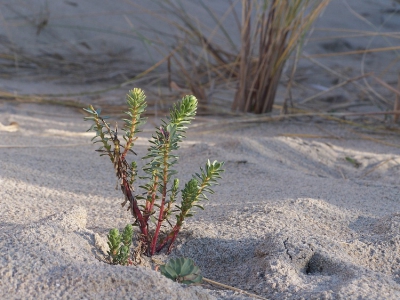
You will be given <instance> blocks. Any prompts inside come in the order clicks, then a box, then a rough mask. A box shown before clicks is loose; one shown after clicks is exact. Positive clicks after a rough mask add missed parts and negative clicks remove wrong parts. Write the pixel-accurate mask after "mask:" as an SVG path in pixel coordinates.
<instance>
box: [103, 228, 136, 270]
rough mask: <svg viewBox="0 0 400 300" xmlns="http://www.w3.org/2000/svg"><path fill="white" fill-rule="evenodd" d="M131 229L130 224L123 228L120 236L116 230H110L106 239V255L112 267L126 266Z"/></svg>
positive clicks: (131, 234) (131, 235)
mask: <svg viewBox="0 0 400 300" xmlns="http://www.w3.org/2000/svg"><path fill="white" fill-rule="evenodd" d="M132 237H133V227H132V225H131V224H128V225H126V226H125V228H124V231H123V232H122V235H120V233H119V231H118V229H116V228H114V229H111V230H110V232H109V234H108V235H107V238H108V242H107V244H108V247H109V248H110V250H109V251H108V255H109V256H110V258H111V262H112V263H113V264H114V265H117V264H120V265H126V264H128V259H129V248H130V246H131V244H132ZM121 243H122V245H121Z"/></svg>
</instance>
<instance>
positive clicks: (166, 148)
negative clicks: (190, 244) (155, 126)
mask: <svg viewBox="0 0 400 300" xmlns="http://www.w3.org/2000/svg"><path fill="white" fill-rule="evenodd" d="M168 154H169V143H168V139H166V141H165V143H164V161H163V165H164V168H163V191H162V198H161V205H160V212H159V215H158V220H157V227H156V231H155V232H154V236H153V240H152V241H151V248H150V255H151V256H153V254H154V253H155V252H156V246H157V241H158V235H159V234H160V229H161V224H162V222H164V206H165V199H166V198H167V184H168Z"/></svg>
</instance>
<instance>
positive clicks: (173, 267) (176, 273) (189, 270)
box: [160, 257, 203, 284]
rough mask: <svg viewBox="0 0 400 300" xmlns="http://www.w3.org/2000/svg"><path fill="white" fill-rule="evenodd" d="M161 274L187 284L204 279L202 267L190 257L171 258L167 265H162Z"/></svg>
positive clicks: (196, 282)
mask: <svg viewBox="0 0 400 300" xmlns="http://www.w3.org/2000/svg"><path fill="white" fill-rule="evenodd" d="M160 271H161V274H163V275H164V276H165V277H168V278H169V279H172V280H173V281H177V282H180V283H185V284H198V283H201V282H202V280H203V276H201V274H200V269H199V267H198V266H196V265H195V264H194V262H193V260H191V259H190V258H183V257H181V258H176V259H171V260H170V261H169V262H168V263H166V264H165V265H162V266H160Z"/></svg>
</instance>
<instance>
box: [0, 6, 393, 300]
mask: <svg viewBox="0 0 400 300" xmlns="http://www.w3.org/2000/svg"><path fill="white" fill-rule="evenodd" d="M117 2H118V4H115V3H117ZM46 3H48V8H46ZM107 3H109V1H100V0H98V1H97V0H96V5H95V6H96V7H95V9H94V10H91V9H90V8H91V7H93V4H90V3H86V4H81V3H80V2H78V1H61V0H54V1H47V2H46V1H41V0H35V1H31V2H29V3H26V1H20V0H18V1H15V0H7V1H2V3H1V4H0V11H1V17H2V18H1V19H0V21H1V24H2V26H0V38H1V45H0V46H1V47H3V46H5V45H7V46H10V45H13V46H15V47H17V48H18V49H22V50H23V51H24V53H27V54H29V55H30V56H29V55H28V56H29V57H33V56H35V55H42V54H43V53H46V58H47V59H48V58H49V57H54V63H55V65H56V66H58V67H59V66H63V61H62V60H61V62H60V58H59V56H57V55H61V56H62V57H63V59H65V65H66V66H68V64H70V63H71V59H72V60H74V59H77V61H78V62H79V63H82V61H81V60H84V59H87V58H88V57H89V58H90V57H91V58H93V60H88V66H90V68H89V67H88V68H87V70H86V69H84V70H81V69H79V68H78V69H77V70H78V71H77V70H75V69H73V71H71V73H68V72H67V71H68V70H67V69H68V68H67V69H63V72H66V76H65V77H62V78H61V77H60V74H59V73H57V72H59V71H60V70H58V71H57V70H55V75H54V74H53V73H52V70H51V68H50V67H49V66H47V67H46V68H45V69H46V72H41V73H40V74H37V73H35V72H37V71H38V70H36V69H30V65H28V66H25V65H20V66H19V69H16V71H15V70H13V72H10V74H8V73H7V74H6V75H7V76H2V77H0V90H5V91H8V92H13V93H15V94H20V93H22V94H23V93H69V92H78V91H89V90H97V89H101V88H104V87H107V86H109V85H112V84H114V83H115V82H118V83H119V82H121V80H122V79H121V78H126V77H124V76H127V77H131V76H133V75H134V74H132V65H135V66H136V67H138V68H139V69H141V68H143V69H144V68H146V66H148V65H146V63H148V61H146V60H147V59H148V57H147V56H146V57H140V56H138V55H139V54H142V53H144V52H143V45H142V44H141V43H139V42H137V41H136V40H135V42H134V43H133V42H132V40H131V39H130V38H128V37H127V36H126V34H128V33H129V32H130V30H132V27H131V24H130V23H129V22H128V21H127V20H130V21H132V22H133V23H134V24H135V26H138V24H137V23H135V22H136V21H138V22H139V25H140V20H139V19H138V18H136V16H137V14H140V13H139V12H138V11H135V10H134V9H131V5H130V4H129V1H125V0H121V1H115V3H114V2H113V4H112V5H111V7H110V6H109V4H107ZM140 3H141V2H140ZM346 3H347V4H349V5H351V8H352V9H354V12H357V13H358V14H359V15H356V14H355V13H354V12H352V11H351V9H349V7H348V6H346ZM398 7H399V5H395V4H394V3H393V2H392V1H389V0H385V1H383V0H371V1H365V0H351V1H344V0H343V1H342V0H332V2H331V4H330V6H329V7H328V9H327V11H326V12H325V13H324V15H323V17H322V18H320V19H319V20H318V22H317V29H316V30H315V31H314V32H313V35H312V36H311V38H310V39H309V41H308V43H307V45H306V47H305V53H306V54H321V53H332V52H341V51H354V50H357V49H359V48H360V47H361V48H365V47H367V46H368V48H374V47H384V46H388V45H389V44H391V45H397V41H396V40H395V39H392V40H390V41H389V42H388V39H389V37H386V39H384V38H382V37H380V38H378V37H376V38H375V37H371V36H370V35H361V36H358V35H357V34H358V33H360V32H358V31H357V32H350V33H353V34H354V35H355V36H353V37H352V38H351V37H350V38H346V37H340V35H342V34H343V35H344V33H343V32H342V31H332V32H331V33H330V32H329V31H327V30H326V29H327V28H332V27H334V28H336V29H337V28H338V27H339V28H346V29H353V30H362V31H365V30H369V31H374V30H375V31H376V32H387V33H390V32H393V31H396V30H398V28H399V26H400V21H399V18H398V14H397V13H396V12H393V9H396V8H398ZM46 9H48V11H49V15H47V11H46ZM216 9H217V11H223V10H224V8H223V7H217V8H216ZM47 17H49V22H48V24H47V26H46V27H45V28H43V30H42V31H41V32H40V33H39V34H38V35H37V34H36V33H37V29H38V25H39V24H40V21H41V20H43V19H46V18H47ZM105 18H107V22H105V21H104V20H105ZM362 18H365V19H364V20H363V19H362ZM368 22H370V24H368ZM71 26H72V27H71ZM88 26H92V27H93V28H95V29H96V30H98V32H99V33H98V34H95V32H96V30H93V29H92V30H89V29H88V28H86V27H88ZM139 27H140V26H139ZM139 27H137V29H139ZM84 28H86V29H84ZM232 28H233V27H232ZM164 29H165V28H164ZM319 29H321V30H319ZM107 30H109V31H110V33H109V34H107V33H105V32H106V31H107ZM116 30H117V31H116ZM116 32H118V33H124V34H125V35H122V36H118V34H116ZM129 34H131V33H129ZM335 36H336V37H337V38H335ZM338 36H339V37H338ZM130 37H131V36H130ZM82 42H85V43H86V45H85V44H83V43H82ZM87 46H88V47H87ZM0 50H1V51H2V52H3V50H4V49H3V48H0ZM29 51H31V52H30V53H29ZM132 57H133V58H132ZM395 57H396V54H395V53H391V52H376V53H370V54H368V55H366V56H365V57H364V60H362V59H363V57H362V56H361V55H346V56H333V57H328V58H319V59H318V62H319V63H322V64H324V65H325V66H327V67H329V68H330V69H331V71H332V70H333V71H335V72H339V73H340V74H342V75H343V74H345V75H346V76H347V77H338V76H337V74H336V75H335V74H333V73H330V72H327V71H324V70H323V69H322V68H320V67H318V66H317V65H316V64H315V63H312V62H310V61H308V60H307V59H301V60H300V63H299V66H298V72H297V73H296V74H297V75H296V76H297V77H296V81H297V82H298V83H300V84H301V85H299V86H295V87H294V88H293V98H294V102H295V103H301V102H302V101H304V99H307V97H309V96H313V95H315V94H316V93H318V92H320V91H326V90H327V89H328V88H330V87H331V86H334V85H335V84H337V81H336V80H338V78H340V82H342V81H343V80H346V78H351V77H353V76H359V75H360V74H362V70H361V69H362V68H364V70H363V71H364V72H369V71H375V72H376V74H378V75H379V76H380V77H381V78H382V79H383V80H385V81H386V82H389V83H390V84H391V85H392V86H395V85H396V82H397V70H398V68H396V67H395V66H396V65H395V64H393V65H392V68H388V69H387V70H386V69H385V68H386V67H387V66H389V65H390V64H391V60H392V59H393V58H395ZM116 58H118V59H116ZM138 60H139V61H140V63H139V64H136V62H137V61H138ZM142 63H143V64H142ZM34 66H35V65H34ZM119 68H120V69H119ZM39 70H41V69H39ZM93 70H97V71H98V72H97V73H98V74H100V75H101V76H100V75H99V76H100V77H101V78H102V79H104V78H110V81H111V82H110V83H107V84H103V83H98V82H96V80H97V77H96V76H95V77H93V78H92V76H93ZM6 71H9V69H7V70H5V72H6ZM14 71H15V72H14ZM75 71H77V72H78V73H74V72H75ZM135 71H136V70H135ZM288 72H289V73H290V69H288V70H286V73H285V74H286V75H287V73H288ZM121 74H122V75H121ZM33 75H34V76H33ZM119 76H122V77H119ZM53 78H56V79H54V80H53ZM284 78H285V76H284ZM123 80H125V79H123ZM369 82H370V83H375V86H374V88H375V89H376V91H377V92H379V93H380V94H381V95H383V96H385V97H387V99H389V101H393V94H392V93H391V92H388V91H387V90H386V89H384V88H382V87H381V86H379V85H377V84H376V82H374V81H373V80H372V79H369ZM71 83H73V84H71ZM282 87H283V85H282ZM282 87H281V89H280V90H279V91H278V95H277V101H278V102H280V101H282V99H283V96H284V92H283V89H282ZM129 88H132V86H130V85H127V86H124V87H123V88H122V89H119V90H116V91H113V92H112V93H111V94H107V95H106V96H104V95H101V96H99V97H97V96H93V97H86V98H80V99H79V100H80V101H85V102H89V101H90V102H94V103H102V102H103V103H104V102H107V101H108V103H117V102H115V101H119V102H118V103H120V102H122V100H121V99H123V97H124V95H125V94H126V92H127V89H129ZM364 92H365V93H367V92H366V90H365V89H364V90H362V92H361V90H360V89H358V88H357V86H355V85H351V84H350V85H345V86H343V87H341V88H337V89H334V90H333V91H331V92H328V93H326V94H324V95H321V96H320V97H318V99H317V100H318V101H315V102H313V103H314V105H320V107H321V109H322V110H325V109H326V107H327V106H328V104H329V105H330V106H329V107H332V106H335V109H340V107H341V106H345V107H346V110H347V111H353V110H354V111H368V110H369V111H370V110H371V108H372V109H373V110H375V111H376V110H377V108H376V106H375V104H376V103H375V102H374V101H376V99H378V98H377V97H378V96H377V95H375V94H373V93H371V92H370V91H369V92H368V93H367V94H368V95H366V94H364ZM102 97H105V98H106V99H104V98H102ZM89 98H91V99H89ZM353 104H355V105H356V106H354V107H353V106H352V105H353ZM82 118H83V115H82V114H80V113H77V112H76V111H73V110H70V109H67V108H64V107H60V106H58V107H55V106H49V105H29V104H18V103H14V102H0V123H1V125H0V253H1V255H0V299H44V298H48V299H49V298H51V299H54V298H57V299H64V298H65V299H95V298H96V299H97V298H102V299H214V298H218V299H237V300H238V299H248V297H246V296H244V295H239V294H237V293H233V292H231V291H227V290H214V288H213V287H211V286H210V285H203V287H185V286H181V285H179V284H177V283H174V282H172V281H170V280H168V279H166V278H163V277H162V276H161V275H160V274H159V273H157V272H155V271H152V270H150V269H145V268H142V267H120V266H111V265H108V264H106V263H104V262H102V261H101V260H102V259H104V254H103V253H102V252H101V250H100V246H99V242H101V240H102V239H103V241H104V238H105V237H106V235H107V233H108V231H109V229H111V228H114V227H118V228H120V229H121V228H123V227H124V226H125V225H126V224H127V223H128V222H131V221H132V220H131V218H130V215H129V213H127V212H126V211H125V210H124V209H122V208H121V207H120V203H121V196H122V195H121V193H120V192H118V191H115V190H114V186H115V176H114V171H113V168H112V166H111V165H110V163H109V162H108V161H107V159H105V158H104V157H103V158H102V157H99V156H98V153H95V152H94V150H95V149H96V146H94V145H92V144H91V143H90V142H89V140H90V137H91V134H89V135H88V134H86V133H85V130H86V129H87V128H88V127H89V124H88V123H85V122H83V120H82ZM228 120H229V119H225V118H218V117H213V118H212V117H208V118H204V117H201V118H198V119H197V120H196V121H195V123H194V128H193V129H192V130H191V131H189V133H188V139H187V140H186V141H185V143H184V144H183V145H182V148H181V150H180V151H179V155H180V165H179V167H178V170H179V172H180V177H181V179H182V182H184V181H186V180H187V179H189V178H190V176H191V174H193V173H194V172H196V171H197V170H198V168H199V166H202V165H204V163H205V161H206V160H207V159H208V158H209V159H210V160H214V159H217V160H222V161H225V162H226V165H225V166H226V172H225V173H224V174H223V180H221V185H220V186H219V187H217V188H216V193H215V195H213V196H210V202H209V203H206V204H205V211H200V212H198V214H196V215H195V217H193V218H191V219H189V220H188V222H187V225H186V227H185V228H184V230H183V231H182V233H181V235H180V238H179V239H178V241H177V242H176V248H175V249H174V251H173V252H172V254H171V257H172V256H186V257H190V258H192V259H193V260H194V261H195V262H196V263H197V264H198V265H199V266H200V268H201V270H202V272H203V275H204V276H205V277H207V278H210V279H213V280H216V281H218V282H221V283H224V284H228V285H231V286H234V287H237V288H240V289H243V290H246V291H249V292H251V293H255V294H258V295H260V296H263V297H266V298H268V299H400V268H399V262H400V250H399V249H400V190H399V186H400V177H399V174H400V150H399V145H400V137H399V136H396V135H394V134H389V133H388V134H386V135H376V134H373V133H370V134H368V133H367V132H366V133H365V134H364V136H361V135H359V134H356V133H354V132H353V131H351V128H350V127H346V126H343V125H340V124H338V123H328V122H327V121H323V122H318V123H317V122H305V121H304V119H303V121H302V122H297V121H283V122H276V123H255V124H240V123H235V124H226V122H227V121H228ZM314 121H316V120H315V119H314ZM10 122H17V123H18V126H19V128H18V130H17V131H15V130H16V129H17V127H16V126H15V125H12V126H8V125H9V124H10ZM155 122H156V121H154V120H153V119H152V118H150V120H149V124H148V125H146V127H145V132H144V133H142V135H141V136H142V138H140V139H139V141H138V143H137V146H136V149H135V151H137V152H138V154H139V157H141V156H143V155H144V154H145V150H146V147H147V144H146V140H147V139H148V138H149V137H150V135H151V129H152V127H153V126H154V124H155ZM367 138H369V139H370V140H368V139H367ZM391 145H396V146H391ZM346 157H351V158H354V159H356V160H357V161H358V162H360V163H361V165H360V166H359V167H358V168H356V167H355V166H353V165H352V164H351V163H349V162H348V161H346ZM158 258H160V259H165V258H166V257H165V256H164V255H161V256H159V257H158Z"/></svg>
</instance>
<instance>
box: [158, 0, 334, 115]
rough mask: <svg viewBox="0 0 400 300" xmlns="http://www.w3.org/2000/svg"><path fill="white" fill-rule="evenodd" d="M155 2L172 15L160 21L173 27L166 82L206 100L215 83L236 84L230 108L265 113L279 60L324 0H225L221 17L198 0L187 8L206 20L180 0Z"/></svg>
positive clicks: (299, 42)
mask: <svg viewBox="0 0 400 300" xmlns="http://www.w3.org/2000/svg"><path fill="white" fill-rule="evenodd" d="M155 2H156V3H157V5H158V6H159V7H160V8H161V11H162V12H164V13H165V12H167V13H168V14H169V15H172V16H174V18H168V19H165V21H166V22H168V24H169V25H172V27H173V28H175V29H177V31H178V34H176V35H174V34H171V37H172V39H175V41H176V43H175V48H174V54H173V55H171V58H170V65H169V68H168V71H169V73H170V74H171V73H172V76H171V75H169V81H170V83H171V82H173V83H174V82H175V81H177V82H178V83H179V84H181V85H184V86H185V87H187V88H189V89H190V90H191V91H192V93H193V94H194V95H195V96H196V97H198V98H199V99H200V100H203V103H206V102H207V100H208V99H209V96H210V95H211V94H212V93H213V90H214V89H215V88H216V86H218V85H221V84H227V85H230V86H231V87H232V82H236V87H235V89H236V96H235V100H234V102H233V104H232V109H233V110H234V111H242V112H253V113H265V112H270V111H271V110H272V105H273V102H274V98H275V94H276V90H277V87H278V83H279V79H280V77H281V74H282V70H283V68H284V66H285V62H286V61H287V59H288V58H289V56H290V55H291V54H292V52H293V51H294V50H295V49H296V48H297V47H299V46H301V45H302V42H303V41H304V36H305V34H306V33H307V31H308V29H309V28H310V25H311V24H312V23H313V21H314V20H315V19H316V18H317V16H318V15H319V14H320V13H321V11H322V10H323V9H324V8H325V7H326V5H327V4H328V3H329V0H323V1H316V0H282V1H277V0H264V1H259V0H257V1H256V0H251V1H248V0H242V1H229V3H230V4H229V5H228V6H227V9H226V11H225V12H224V13H223V14H222V15H218V14H217V13H216V12H214V11H213V10H212V9H211V8H210V7H208V6H207V4H206V3H204V1H202V0H200V1H199V2H198V7H197V8H196V10H195V9H193V11H198V12H199V11H201V12H202V13H203V14H204V15H205V16H206V17H207V19H208V20H212V22H209V23H208V24H205V22H201V21H198V19H200V17H199V18H196V17H197V16H198V15H195V16H193V15H191V14H189V13H188V9H187V8H186V7H185V6H184V5H183V4H182V3H181V2H180V1H157V0H156V1H155ZM240 4H241V5H240ZM240 10H241V18H240V16H239V15H238V11H240ZM151 13H152V14H156V13H154V12H151ZM199 15H200V14H199ZM157 17H159V18H162V16H161V15H157ZM232 26H236V27H237V30H232ZM236 27H235V28H236ZM238 45H239V46H238ZM161 46H162V47H165V46H166V45H165V44H163V45H161ZM297 49H299V48H297Z"/></svg>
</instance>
